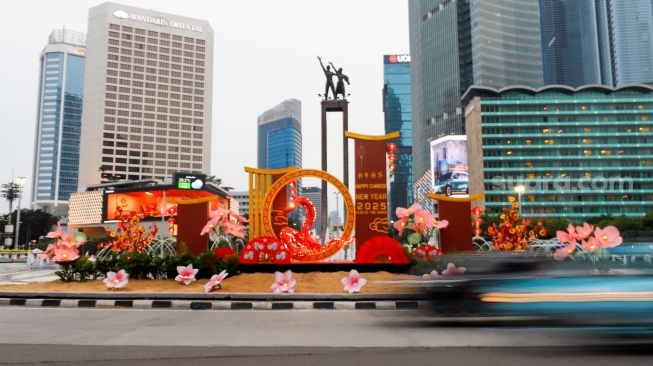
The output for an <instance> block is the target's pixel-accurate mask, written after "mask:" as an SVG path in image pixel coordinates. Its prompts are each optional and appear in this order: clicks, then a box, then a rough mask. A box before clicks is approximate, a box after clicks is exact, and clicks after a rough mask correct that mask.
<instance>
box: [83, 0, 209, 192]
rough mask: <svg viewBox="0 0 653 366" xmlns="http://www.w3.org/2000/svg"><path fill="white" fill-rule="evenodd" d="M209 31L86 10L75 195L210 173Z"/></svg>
mask: <svg viewBox="0 0 653 366" xmlns="http://www.w3.org/2000/svg"><path fill="white" fill-rule="evenodd" d="M212 90H213V29H212V28H211V26H210V25H209V23H208V22H206V21H204V20H199V19H193V18H187V17H183V16H179V15H173V14H167V13H161V12H157V11H153V10H148V9H139V8H135V7H131V6H126V5H120V4H115V3H109V2H107V3H104V4H101V5H98V6H96V7H93V8H91V9H90V10H89V20H88V52H87V58H86V76H85V81H84V112H83V116H82V140H81V156H80V163H79V164H80V173H79V186H78V189H79V190H83V189H85V187H86V186H88V185H91V184H97V183H100V182H101V175H100V172H99V171H98V169H99V168H100V167H102V170H103V174H104V175H105V176H108V177H109V178H113V179H127V180H141V179H159V180H164V179H166V178H169V177H171V175H172V173H174V172H179V171H181V172H191V173H204V174H209V172H210V166H211V122H212V102H213V100H212Z"/></svg>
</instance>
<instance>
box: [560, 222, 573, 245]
mask: <svg viewBox="0 0 653 366" xmlns="http://www.w3.org/2000/svg"><path fill="white" fill-rule="evenodd" d="M556 237H557V238H558V240H560V242H561V243H571V242H572V241H573V240H574V239H576V229H575V228H574V226H573V225H572V224H569V226H567V232H564V231H562V230H558V231H556Z"/></svg>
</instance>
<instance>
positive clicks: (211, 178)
mask: <svg viewBox="0 0 653 366" xmlns="http://www.w3.org/2000/svg"><path fill="white" fill-rule="evenodd" d="M205 181H206V182H207V183H212V184H213V185H215V186H216V187H220V185H221V184H222V178H218V177H216V176H215V175H209V176H208V177H206V179H205Z"/></svg>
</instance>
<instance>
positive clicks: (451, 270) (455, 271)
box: [442, 263, 467, 276]
mask: <svg viewBox="0 0 653 366" xmlns="http://www.w3.org/2000/svg"><path fill="white" fill-rule="evenodd" d="M466 269H467V268H465V267H458V268H456V265H455V264H453V263H449V264H448V265H447V269H445V270H444V271H442V275H443V276H451V275H459V274H463V273H465V270H466Z"/></svg>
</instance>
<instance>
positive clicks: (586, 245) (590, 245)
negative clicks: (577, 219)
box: [581, 236, 600, 252]
mask: <svg viewBox="0 0 653 366" xmlns="http://www.w3.org/2000/svg"><path fill="white" fill-rule="evenodd" d="M581 245H582V246H583V249H585V250H587V251H588V252H593V251H595V250H597V249H599V248H600V246H599V243H598V242H597V241H596V238H595V237H593V236H590V238H589V239H587V241H585V240H583V241H581Z"/></svg>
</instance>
